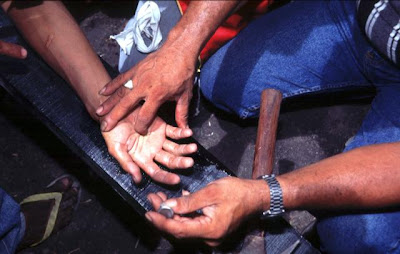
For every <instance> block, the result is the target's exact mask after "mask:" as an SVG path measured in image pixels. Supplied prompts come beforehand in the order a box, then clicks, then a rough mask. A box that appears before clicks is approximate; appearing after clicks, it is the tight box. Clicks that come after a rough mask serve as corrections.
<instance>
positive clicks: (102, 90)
mask: <svg viewBox="0 0 400 254" xmlns="http://www.w3.org/2000/svg"><path fill="white" fill-rule="evenodd" d="M105 91H106V88H105V87H103V89H101V90H100V92H99V94H101V95H103V93H104V92H105Z"/></svg>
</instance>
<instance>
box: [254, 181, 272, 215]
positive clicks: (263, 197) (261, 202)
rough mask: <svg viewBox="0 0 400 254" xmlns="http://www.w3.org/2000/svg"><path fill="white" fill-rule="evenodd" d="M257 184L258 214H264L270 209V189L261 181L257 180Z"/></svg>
mask: <svg viewBox="0 0 400 254" xmlns="http://www.w3.org/2000/svg"><path fill="white" fill-rule="evenodd" d="M255 182H256V184H257V190H258V191H257V193H256V195H257V200H258V202H257V208H256V212H257V213H262V212H263V211H266V210H268V209H269V206H270V194H269V187H268V184H267V183H266V182H265V181H264V180H262V179H260V180H255Z"/></svg>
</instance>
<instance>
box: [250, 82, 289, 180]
mask: <svg viewBox="0 0 400 254" xmlns="http://www.w3.org/2000/svg"><path fill="white" fill-rule="evenodd" d="M281 102H282V93H281V92H280V91H278V90H275V89H265V90H264V91H263V92H262V94H261V108H260V118H259V120H258V130H257V140H256V147H255V152H254V163H253V174H252V178H253V179H256V178H257V177H259V176H262V175H269V174H271V173H272V169H273V166H274V156H275V141H276V129H277V127H278V117H279V110H280V108H281Z"/></svg>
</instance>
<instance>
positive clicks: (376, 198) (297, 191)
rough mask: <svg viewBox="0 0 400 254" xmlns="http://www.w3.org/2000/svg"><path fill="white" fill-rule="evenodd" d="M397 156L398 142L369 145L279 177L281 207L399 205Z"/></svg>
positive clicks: (399, 187) (321, 207)
mask: <svg viewBox="0 0 400 254" xmlns="http://www.w3.org/2000/svg"><path fill="white" fill-rule="evenodd" d="M399 155H400V143H389V144H381V145H371V146H366V147H361V148H358V149H355V150H352V151H349V152H347V153H343V154H340V155H337V156H334V157H331V158H328V159H325V160H323V161H321V162H318V163H315V164H313V165H311V166H308V167H306V168H304V169H302V170H298V171H294V172H292V173H289V174H285V175H282V176H279V178H278V179H279V181H280V182H281V184H282V188H283V192H284V203H285V206H286V207H287V208H289V209H347V208H380V207H388V206H396V205H399V204H400V194H399V193H400V184H399V182H400V156H399ZM267 206H269V204H268V202H267Z"/></svg>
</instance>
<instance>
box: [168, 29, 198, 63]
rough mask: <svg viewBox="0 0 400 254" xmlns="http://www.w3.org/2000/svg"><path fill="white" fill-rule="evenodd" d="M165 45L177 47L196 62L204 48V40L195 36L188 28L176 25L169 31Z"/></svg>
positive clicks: (185, 56)
mask: <svg viewBox="0 0 400 254" xmlns="http://www.w3.org/2000/svg"><path fill="white" fill-rule="evenodd" d="M163 47H165V48H175V49H177V50H178V51H179V53H180V54H182V55H183V56H184V58H185V59H187V60H189V61H192V62H194V63H196V62H197V59H198V56H199V55H200V52H201V49H202V40H201V39H199V38H197V37H194V36H193V33H192V32H190V31H188V29H187V28H181V27H175V28H173V29H172V30H171V31H170V32H169V35H168V38H167V40H166V42H165V44H164V45H163Z"/></svg>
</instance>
